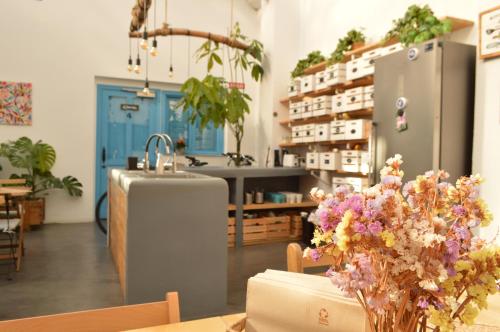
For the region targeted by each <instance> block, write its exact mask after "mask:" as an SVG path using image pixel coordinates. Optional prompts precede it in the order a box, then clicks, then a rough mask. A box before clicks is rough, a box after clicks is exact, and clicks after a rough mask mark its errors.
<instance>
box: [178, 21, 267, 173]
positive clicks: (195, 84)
mask: <svg viewBox="0 0 500 332" xmlns="http://www.w3.org/2000/svg"><path fill="white" fill-rule="evenodd" d="M230 38H231V39H232V40H233V41H234V43H235V44H236V43H246V44H247V45H248V47H247V48H246V49H245V50H241V49H238V48H232V49H230V48H227V49H225V48H221V47H220V44H219V43H218V42H214V41H212V40H207V41H206V42H205V43H203V45H202V46H201V47H200V48H199V49H198V51H197V55H196V56H197V59H198V60H200V59H207V75H206V76H205V77H204V78H203V79H201V80H200V79H198V78H195V77H191V78H189V79H188V80H187V81H186V82H184V84H183V85H182V87H181V92H182V93H183V97H182V98H181V100H180V101H179V104H178V107H181V108H182V109H183V111H184V112H190V113H189V114H190V121H191V122H192V123H195V122H196V121H199V123H200V128H201V129H203V128H205V127H206V126H207V125H209V124H210V123H212V124H213V125H214V126H215V127H216V128H218V127H222V126H227V127H229V129H230V130H231V132H232V134H233V135H234V137H235V139H236V157H235V159H234V164H235V165H236V166H239V165H240V164H241V161H242V156H241V142H242V140H243V135H244V123H245V115H246V114H248V113H250V107H249V105H248V102H250V101H251V100H252V99H251V98H250V96H249V95H248V94H247V93H245V91H244V85H245V81H244V72H245V71H249V72H250V74H251V76H252V78H253V79H254V80H255V81H257V82H258V81H260V79H261V78H262V75H263V74H264V69H263V68H262V59H263V52H264V51H263V47H262V43H260V42H259V41H258V40H249V39H248V38H247V37H246V36H244V35H243V34H242V33H241V30H240V27H239V24H238V23H236V25H235V26H234V28H233V30H232V32H231V35H230ZM224 51H226V52H227V57H226V58H227V61H228V62H229V63H228V67H229V78H230V81H229V82H227V81H226V79H225V78H224V77H221V76H216V75H213V74H212V69H213V67H214V65H215V64H218V65H220V66H224V63H223V61H222V59H223V58H224V57H223V55H222V54H223V53H224ZM239 80H240V81H241V82H238V81H239ZM235 83H236V84H235Z"/></svg>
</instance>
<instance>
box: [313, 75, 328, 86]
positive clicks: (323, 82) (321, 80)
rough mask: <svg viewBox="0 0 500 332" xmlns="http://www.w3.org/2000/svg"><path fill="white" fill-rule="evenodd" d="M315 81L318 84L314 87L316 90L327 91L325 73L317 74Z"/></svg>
mask: <svg viewBox="0 0 500 332" xmlns="http://www.w3.org/2000/svg"><path fill="white" fill-rule="evenodd" d="M315 80H316V83H315V86H314V90H321V89H325V88H326V87H328V85H327V84H326V76H325V72H324V71H319V72H317V73H316V74H315Z"/></svg>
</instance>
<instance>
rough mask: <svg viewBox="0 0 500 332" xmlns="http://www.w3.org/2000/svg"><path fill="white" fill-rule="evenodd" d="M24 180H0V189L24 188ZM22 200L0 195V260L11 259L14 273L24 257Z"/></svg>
mask: <svg viewBox="0 0 500 332" xmlns="http://www.w3.org/2000/svg"><path fill="white" fill-rule="evenodd" d="M25 185H26V180H25V179H0V187H2V186H9V187H16V188H18V187H19V188H25V187H24V186H25ZM23 212H24V211H23V206H22V198H20V197H16V195H11V194H5V195H1V194H0V234H1V235H3V236H2V238H1V239H0V249H2V250H7V251H8V253H0V259H12V260H13V261H14V263H15V266H16V271H19V270H20V269H21V257H22V256H23V255H24V213H23Z"/></svg>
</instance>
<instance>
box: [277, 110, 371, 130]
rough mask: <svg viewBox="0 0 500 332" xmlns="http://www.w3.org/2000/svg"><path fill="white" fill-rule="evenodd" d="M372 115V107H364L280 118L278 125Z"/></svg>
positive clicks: (297, 124) (302, 123)
mask: <svg viewBox="0 0 500 332" xmlns="http://www.w3.org/2000/svg"><path fill="white" fill-rule="evenodd" d="M372 115H373V108H364V109H361V110H357V111H350V112H342V113H334V114H331V115H322V116H316V117H310V118H305V119H296V120H288V119H287V120H280V122H279V123H280V125H282V126H286V127H288V126H300V125H304V124H310V123H324V122H329V121H333V120H335V119H340V120H349V119H358V118H366V117H371V116H372Z"/></svg>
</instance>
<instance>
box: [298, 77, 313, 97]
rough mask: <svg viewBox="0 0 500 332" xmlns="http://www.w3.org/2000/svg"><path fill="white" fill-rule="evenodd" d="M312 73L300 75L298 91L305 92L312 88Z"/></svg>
mask: <svg viewBox="0 0 500 332" xmlns="http://www.w3.org/2000/svg"><path fill="white" fill-rule="evenodd" d="M314 84H315V77H314V75H307V76H302V77H301V79H300V93H307V92H311V91H313V90H314Z"/></svg>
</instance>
